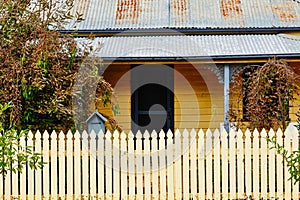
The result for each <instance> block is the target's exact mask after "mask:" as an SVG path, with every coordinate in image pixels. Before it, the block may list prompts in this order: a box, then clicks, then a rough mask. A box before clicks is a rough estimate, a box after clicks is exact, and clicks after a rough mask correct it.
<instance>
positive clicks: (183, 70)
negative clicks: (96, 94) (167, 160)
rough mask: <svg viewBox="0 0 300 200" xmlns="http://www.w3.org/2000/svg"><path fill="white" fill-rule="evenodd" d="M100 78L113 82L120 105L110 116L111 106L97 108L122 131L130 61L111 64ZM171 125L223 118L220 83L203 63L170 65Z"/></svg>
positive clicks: (202, 124)
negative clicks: (171, 88) (172, 118)
mask: <svg viewBox="0 0 300 200" xmlns="http://www.w3.org/2000/svg"><path fill="white" fill-rule="evenodd" d="M103 75H104V78H105V79H106V80H107V81H108V82H109V83H110V84H111V85H112V86H113V88H114V90H115V93H116V95H117V103H118V104H119V106H120V114H118V115H116V116H114V115H113V114H112V112H111V108H110V107H107V108H101V110H100V112H102V113H104V114H106V115H109V116H110V117H112V118H114V119H115V120H116V121H117V122H118V124H119V125H120V126H121V128H122V129H123V130H124V131H126V132H127V131H129V130H130V129H131V113H130V112H131V103H130V99H131V97H130V95H131V94H130V93H131V89H130V65H124V64H112V65H110V66H109V67H107V68H106V70H105V72H104V74H103ZM174 101H175V102H174V125H175V129H177V128H178V129H180V130H183V129H185V128H187V129H192V128H196V129H199V128H204V129H207V128H213V129H214V128H220V123H221V122H222V121H223V84H221V83H219V80H218V78H217V76H216V75H215V73H214V72H213V71H211V70H210V69H207V68H204V67H203V65H194V66H192V65H189V64H176V65H174Z"/></svg>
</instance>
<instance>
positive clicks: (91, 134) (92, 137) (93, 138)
mask: <svg viewBox="0 0 300 200" xmlns="http://www.w3.org/2000/svg"><path fill="white" fill-rule="evenodd" d="M90 139H91V140H96V133H95V131H94V130H92V131H91V133H90Z"/></svg>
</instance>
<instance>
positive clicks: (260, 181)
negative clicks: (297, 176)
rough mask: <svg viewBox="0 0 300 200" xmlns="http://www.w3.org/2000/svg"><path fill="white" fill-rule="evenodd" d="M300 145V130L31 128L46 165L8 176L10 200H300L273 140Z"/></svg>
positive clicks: (31, 141)
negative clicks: (133, 131) (54, 129)
mask: <svg viewBox="0 0 300 200" xmlns="http://www.w3.org/2000/svg"><path fill="white" fill-rule="evenodd" d="M273 136H276V141H277V142H278V143H279V144H281V145H283V146H284V147H285V149H287V150H288V151H289V152H292V151H294V150H298V145H299V137H298V132H297V129H296V128H294V129H293V130H290V129H287V130H286V131H284V132H283V131H281V130H280V129H279V130H278V131H276V132H275V131H273V130H270V131H269V132H266V131H265V130H263V131H261V132H258V131H257V130H255V131H254V132H250V131H249V130H246V131H245V132H242V131H241V130H238V131H234V130H231V131H230V133H229V134H228V133H227V132H226V131H225V130H223V131H221V132H220V131H219V130H218V129H217V130H215V131H211V130H210V129H208V130H207V131H204V130H199V131H195V130H192V131H187V130H184V131H182V132H180V131H178V130H177V131H175V132H174V133H172V132H171V131H169V132H167V133H164V132H163V131H161V132H159V133H156V132H155V131H154V132H152V133H149V132H147V131H146V132H145V133H141V132H137V134H133V133H132V132H129V133H128V134H126V133H124V132H122V133H119V132H117V131H115V132H114V133H110V132H109V131H107V132H106V133H103V132H99V133H98V134H96V133H94V132H92V133H91V134H88V133H87V132H85V131H84V132H82V133H79V132H78V131H77V132H76V133H74V134H72V133H71V132H70V131H69V132H68V133H67V134H64V133H63V132H60V133H56V132H52V133H51V134H49V133H48V132H47V131H46V132H44V133H40V132H37V133H35V134H33V133H32V132H29V135H28V138H27V139H25V138H22V139H21V141H20V143H21V144H22V145H23V146H24V147H25V146H26V145H28V146H33V147H34V151H35V152H38V153H41V155H42V159H43V161H44V162H46V164H45V166H44V168H43V169H42V170H31V169H30V168H29V166H27V167H25V168H24V169H23V172H22V173H21V174H19V173H16V174H14V173H11V172H9V173H8V174H7V176H6V177H5V179H4V177H2V176H1V175H0V198H2V199H12V198H19V199H33V198H35V199H58V198H62V199H74V198H75V199H131V198H133V199H134V198H135V199H184V200H185V199H299V198H300V193H299V184H293V183H292V181H293V180H288V178H289V177H290V175H289V173H288V169H287V166H286V163H285V162H284V161H283V158H282V156H281V155H277V154H276V152H275V150H274V149H270V147H271V146H272V145H271V144H270V143H268V142H267V140H266V138H268V137H269V138H270V137H273Z"/></svg>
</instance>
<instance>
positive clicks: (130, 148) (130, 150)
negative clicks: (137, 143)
mask: <svg viewBox="0 0 300 200" xmlns="http://www.w3.org/2000/svg"><path fill="white" fill-rule="evenodd" d="M134 164H135V157H134V135H133V133H132V132H131V131H130V132H129V134H128V176H129V185H128V187H129V198H133V197H134V196H135V166H134Z"/></svg>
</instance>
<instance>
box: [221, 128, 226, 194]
mask: <svg viewBox="0 0 300 200" xmlns="http://www.w3.org/2000/svg"><path fill="white" fill-rule="evenodd" d="M221 145H222V147H221V152H222V161H221V162H222V197H223V198H224V199H228V133H227V132H226V130H225V129H223V131H222V133H221Z"/></svg>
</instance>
